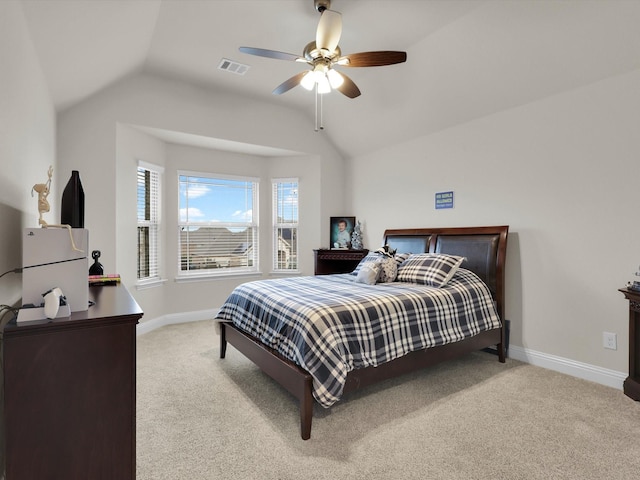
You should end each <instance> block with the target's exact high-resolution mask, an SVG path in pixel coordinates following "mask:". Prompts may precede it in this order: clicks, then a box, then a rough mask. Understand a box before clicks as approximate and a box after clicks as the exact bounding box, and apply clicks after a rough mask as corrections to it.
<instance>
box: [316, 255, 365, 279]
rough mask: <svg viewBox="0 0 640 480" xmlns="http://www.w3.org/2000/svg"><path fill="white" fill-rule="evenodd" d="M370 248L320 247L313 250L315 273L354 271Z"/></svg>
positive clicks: (326, 273)
mask: <svg viewBox="0 0 640 480" xmlns="http://www.w3.org/2000/svg"><path fill="white" fill-rule="evenodd" d="M367 253H369V250H366V249H365V250H337V249H336V250H329V249H324V248H320V249H318V250H314V251H313V258H314V266H315V274H316V275H328V274H330V273H349V272H352V271H353V270H354V269H355V268H356V267H357V266H358V263H360V260H362V259H363V258H364V257H365V256H366V255H367Z"/></svg>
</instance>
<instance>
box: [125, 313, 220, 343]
mask: <svg viewBox="0 0 640 480" xmlns="http://www.w3.org/2000/svg"><path fill="white" fill-rule="evenodd" d="M217 313H218V309H217V308H214V309H212V310H200V311H197V312H184V313H169V314H167V315H162V316H161V317H157V318H152V319H151V320H148V321H146V322H141V323H139V324H138V325H137V326H136V335H137V336H140V335H144V334H145V333H149V332H152V331H153V330H155V329H157V328H160V327H164V326H165V325H173V324H176V323H187V322H197V321H200V320H213V318H214V317H215V316H216V314H217Z"/></svg>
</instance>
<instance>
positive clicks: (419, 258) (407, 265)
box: [397, 253, 466, 288]
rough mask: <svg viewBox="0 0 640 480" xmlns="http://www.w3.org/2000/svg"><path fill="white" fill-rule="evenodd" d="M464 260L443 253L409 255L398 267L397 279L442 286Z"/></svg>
mask: <svg viewBox="0 0 640 480" xmlns="http://www.w3.org/2000/svg"><path fill="white" fill-rule="evenodd" d="M464 260H466V258H465V257H457V256H454V255H446V254H443V253H418V254H415V255H411V256H410V257H409V258H407V259H406V260H405V261H404V262H402V265H400V268H398V278H397V281H398V282H408V283H419V284H423V285H429V286H432V287H438V288H439V287H444V286H445V285H446V284H447V282H448V281H449V280H451V277H453V275H454V274H455V273H456V270H458V268H459V267H460V264H461V263H462V262H463V261H464Z"/></svg>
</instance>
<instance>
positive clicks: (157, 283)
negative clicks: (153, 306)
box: [136, 278, 167, 290]
mask: <svg viewBox="0 0 640 480" xmlns="http://www.w3.org/2000/svg"><path fill="white" fill-rule="evenodd" d="M166 282H167V279H166V278H154V279H153V280H140V281H138V283H136V290H146V289H147V288H155V287H161V286H162V285H164V284H165V283H166Z"/></svg>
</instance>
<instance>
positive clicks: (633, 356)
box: [620, 288, 640, 400]
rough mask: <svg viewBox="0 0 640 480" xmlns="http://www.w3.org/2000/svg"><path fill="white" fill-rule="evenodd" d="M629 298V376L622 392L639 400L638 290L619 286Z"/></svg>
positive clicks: (639, 296) (639, 318)
mask: <svg viewBox="0 0 640 480" xmlns="http://www.w3.org/2000/svg"><path fill="white" fill-rule="evenodd" d="M620 291H621V292H622V293H623V294H624V296H625V298H626V299H627V300H629V376H628V377H627V379H626V380H625V381H624V387H623V388H624V393H625V395H627V396H628V397H631V398H633V399H634V400H640V292H637V291H635V290H630V289H628V288H621V289H620Z"/></svg>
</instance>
